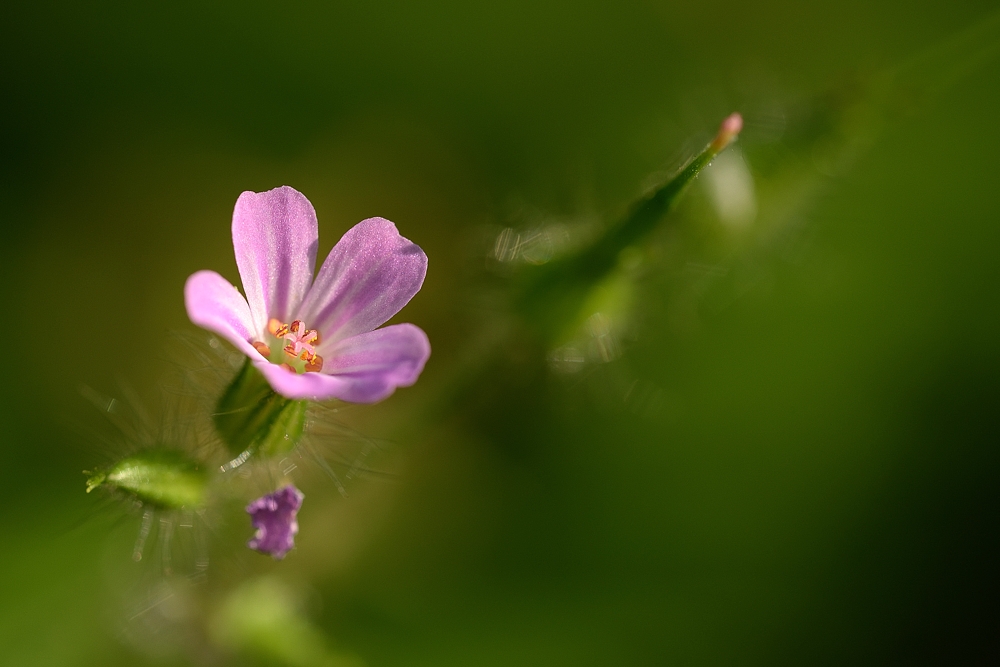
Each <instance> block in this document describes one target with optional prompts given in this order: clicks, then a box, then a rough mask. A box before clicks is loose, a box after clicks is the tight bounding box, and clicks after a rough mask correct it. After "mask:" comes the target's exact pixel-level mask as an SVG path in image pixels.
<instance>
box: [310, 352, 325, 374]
mask: <svg viewBox="0 0 1000 667" xmlns="http://www.w3.org/2000/svg"><path fill="white" fill-rule="evenodd" d="M321 370H323V357H321V356H319V355H318V354H314V355H312V359H307V360H306V373H319V372H320V371H321Z"/></svg>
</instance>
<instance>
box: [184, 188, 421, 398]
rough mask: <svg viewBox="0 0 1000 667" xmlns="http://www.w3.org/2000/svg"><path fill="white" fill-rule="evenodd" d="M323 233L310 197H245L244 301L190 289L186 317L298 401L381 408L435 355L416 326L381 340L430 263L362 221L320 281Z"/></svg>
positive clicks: (238, 230) (203, 277) (240, 206)
mask: <svg viewBox="0 0 1000 667" xmlns="http://www.w3.org/2000/svg"><path fill="white" fill-rule="evenodd" d="M318 237H319V232H318V226H317V223H316V212H315V211H314V210H313V207H312V204H310V203H309V200H308V199H306V198H305V196H304V195H302V193H300V192H298V191H296V190H294V189H293V188H290V187H288V186H282V187H280V188H275V189H274V190H269V191H267V192H260V193H256V192H244V193H243V194H241V195H240V197H239V199H238V200H236V209H235V210H234V211H233V247H234V249H235V251H236V265H237V267H238V268H239V271H240V278H241V279H242V281H243V289H244V292H245V293H246V298H243V295H242V294H240V292H239V291H238V290H237V289H236V288H235V287H234V286H233V285H231V284H230V283H229V281H227V280H226V279H225V278H223V277H222V276H220V275H219V274H218V273H215V272H214V271H198V272H197V273H195V274H193V275H191V277H190V278H188V280H187V284H186V285H185V286H184V301H185V304H186V306H187V312H188V317H190V318H191V321H192V322H194V323H195V324H197V325H198V326H200V327H203V328H205V329H208V330H209V331H212V332H214V333H217V334H218V335H220V336H222V337H223V338H225V339H226V340H228V341H229V342H230V343H232V344H233V345H235V346H236V348H237V349H239V350H240V351H241V352H243V353H244V354H246V355H247V356H248V357H249V358H250V360H251V361H252V362H253V364H254V366H255V367H256V368H257V369H258V370H259V371H260V372H261V373H262V374H263V375H264V377H265V378H266V379H267V381H268V383H269V384H270V385H271V387H272V388H273V389H274V391H276V392H277V393H279V394H281V395H282V396H284V397H286V398H290V399H311V400H317V401H319V400H324V399H329V398H339V399H341V400H344V401H352V402H356V403H374V402H375V401H379V400H382V399H383V398H385V397H387V396H389V395H390V394H391V393H392V392H393V391H394V390H395V389H396V387H408V386H410V385H412V384H413V383H414V382H416V381H417V378H418V377H419V376H420V371H421V370H423V367H424V363H425V362H426V361H427V358H428V357H429V356H430V353H431V348H430V343H429V342H428V340H427V335H426V334H425V333H424V332H423V331H422V330H421V329H420V328H419V327H416V326H414V325H412V324H395V325H392V326H388V327H384V328H382V329H377V328H376V327H378V326H380V325H381V324H383V323H385V321H386V320H388V319H389V318H390V317H392V316H393V315H395V314H396V313H397V312H399V310H400V309H401V308H402V307H403V306H405V305H406V303H407V302H408V301H409V300H410V299H411V298H413V296H414V295H415V294H416V293H417V292H418V291H419V290H420V286H421V285H422V284H423V282H424V275H425V274H426V272H427V256H426V255H425V254H424V252H423V251H422V250H421V249H420V247H419V246H417V245H415V244H414V243H412V242H410V241H409V240H407V239H405V238H403V237H402V236H400V235H399V232H398V231H396V226H395V225H394V224H392V223H391V222H389V221H388V220H385V219H383V218H369V219H367V220H363V221H361V222H359V223H358V224H357V225H355V226H354V227H353V228H351V229H350V230H348V232H347V233H346V234H344V236H343V238H341V239H340V241H339V242H338V243H337V245H336V246H335V247H334V248H333V250H331V251H330V254H329V256H328V257H327V258H326V261H325V262H323V266H322V267H321V268H320V270H319V274H318V275H317V276H316V279H315V281H314V280H313V267H314V266H315V265H316V246H317V242H318Z"/></svg>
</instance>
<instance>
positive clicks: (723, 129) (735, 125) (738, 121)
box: [711, 113, 743, 153]
mask: <svg viewBox="0 0 1000 667" xmlns="http://www.w3.org/2000/svg"><path fill="white" fill-rule="evenodd" d="M742 131H743V116H741V115H740V114H738V113H731V114H729V115H728V116H727V117H726V119H725V120H724V121H722V125H720V126H719V133H718V134H717V135H715V139H713V140H712V144H711V150H713V151H715V152H716V153H718V152H719V151H721V150H722V149H723V148H725V147H726V146H728V145H729V144H731V143H733V141H735V139H736V137H738V136H739V134H740V132H742Z"/></svg>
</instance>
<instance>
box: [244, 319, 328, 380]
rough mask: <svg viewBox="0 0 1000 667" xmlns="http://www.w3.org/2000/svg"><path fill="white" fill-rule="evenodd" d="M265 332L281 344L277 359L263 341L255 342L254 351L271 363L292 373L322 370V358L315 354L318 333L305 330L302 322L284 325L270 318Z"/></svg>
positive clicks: (312, 330)
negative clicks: (281, 353) (280, 353)
mask: <svg viewBox="0 0 1000 667" xmlns="http://www.w3.org/2000/svg"><path fill="white" fill-rule="evenodd" d="M267 331H268V333H270V334H271V335H272V336H274V338H275V339H276V341H277V342H279V343H283V346H282V347H281V352H283V353H284V354H283V355H280V357H283V358H279V359H275V358H274V357H275V352H277V350H272V348H271V346H270V345H268V344H267V343H265V342H263V341H255V342H254V343H253V346H254V349H256V350H257V351H258V352H260V353H261V355H262V356H263V357H264V358H265V359H267V360H268V361H270V362H272V363H277V364H280V365H282V366H285V367H286V368H288V370H290V371H293V372H297V373H300V372H306V373H318V372H319V371H321V370H322V369H323V357H321V356H319V355H318V354H316V346H317V345H319V341H320V336H319V332H318V331H316V330H315V329H307V328H306V326H305V324H304V323H303V322H302V320H294V321H293V322H291V323H290V324H285V323H284V322H281V321H280V320H278V319H275V318H271V320H270V321H268V323H267Z"/></svg>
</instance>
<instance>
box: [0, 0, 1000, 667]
mask: <svg viewBox="0 0 1000 667" xmlns="http://www.w3.org/2000/svg"><path fill="white" fill-rule="evenodd" d="M991 11H992V3H989V2H972V1H964V2H954V1H952V2H924V3H916V4H915V3H912V2H894V3H888V2H887V3H879V4H877V5H875V4H872V3H868V2H853V1H852V2H838V3H826V2H819V3H815V2H814V3H798V2H782V1H772V2H757V3H749V4H748V3H738V2H728V1H710V2H699V3H687V5H685V6H679V5H672V4H668V3H656V2H636V3H628V4H623V3H610V2H609V3H580V2H572V3H571V2H546V3H537V2H507V3H484V4H474V3H451V4H448V3H438V4H436V5H433V6H430V5H419V4H416V3H398V4H388V3H377V4H375V3H351V4H346V3H344V4H338V3H328V4H324V5H320V6H306V5H303V4H295V5H288V6H283V5H281V4H280V3H225V4H224V3H211V4H205V3H184V2H175V3H169V4H164V5H161V6H150V5H148V4H137V3H118V4H113V3H83V4H80V3H72V4H70V3H66V4H58V3H55V4H51V3H44V2H42V3H21V4H19V5H17V6H10V7H6V8H5V9H4V10H3V12H2V14H3V20H2V22H0V23H2V27H0V91H2V92H0V95H2V98H3V105H2V110H0V118H2V126H0V156H2V157H0V169H2V173H0V198H2V202H3V205H2V207H0V225H2V231H3V237H2V239H3V240H2V243H0V285H2V288H0V289H2V292H0V303H3V304H4V305H5V320H4V321H5V329H6V332H7V334H6V336H5V338H6V340H7V341H8V343H7V350H6V353H5V354H4V355H3V356H4V359H5V365H4V370H3V372H2V375H0V377H2V379H3V382H2V384H0V470H2V473H3V474H2V480H3V482H2V485H0V502H2V505H0V506H2V507H3V509H4V519H3V521H2V525H3V528H2V529H0V535H2V536H3V540H2V545H0V663H3V664H10V665H19V666H20V665H114V664H146V662H147V661H148V662H150V663H151V664H155V663H156V662H157V661H165V662H167V663H168V664H186V663H187V661H188V660H194V659H197V658H198V657H199V656H203V655H207V653H206V651H208V649H201V648H199V643H198V640H197V639H194V638H192V637H190V636H187V635H182V636H181V639H176V640H175V639H171V640H170V641H168V642H166V643H167V644H169V645H170V646H168V647H167V648H164V646H163V644H164V642H162V641H159V640H157V639H156V637H154V636H152V635H155V634H156V632H157V629H156V628H153V629H152V630H151V631H150V632H151V633H152V634H151V635H149V634H143V632H134V631H133V628H132V626H134V625H135V622H134V621H129V620H128V619H129V616H130V615H131V613H130V612H129V611H128V609H130V608H134V606H135V604H136V602H135V597H136V596H137V595H139V594H138V593H136V591H137V590H139V588H137V585H136V584H134V583H130V582H132V581H133V580H134V579H136V578H137V577H138V578H140V579H141V578H142V577H144V576H152V577H154V578H155V574H152V575H151V574H150V572H149V569H150V565H149V564H148V563H142V564H136V563H133V561H132V560H130V559H129V553H130V552H131V545H132V541H133V540H134V538H135V534H136V532H137V530H138V525H139V516H138V514H135V513H129V512H127V511H124V510H123V509H122V508H120V507H118V506H117V505H116V503H115V502H113V501H110V500H108V499H107V498H102V497H96V496H95V494H91V495H89V496H88V495H86V494H84V492H83V491H84V483H83V482H84V478H83V476H82V475H81V474H80V471H81V470H83V469H89V468H91V467H93V466H94V465H95V463H96V462H100V461H103V460H104V459H105V458H106V456H107V453H106V446H104V445H102V444H101V443H100V442H99V440H98V439H97V438H95V437H94V436H92V435H91V434H90V430H91V428H94V429H99V428H100V424H101V420H100V417H99V415H97V414H96V412H95V411H94V410H93V408H91V407H90V406H89V405H88V404H86V403H85V401H84V400H83V399H82V398H80V395H79V393H78V387H79V385H81V384H86V385H88V386H91V387H95V388H97V389H98V390H100V391H102V392H105V393H109V394H115V393H116V391H118V389H117V387H118V385H117V384H116V382H117V381H118V379H119V378H124V379H125V380H126V381H127V382H128V383H129V384H131V385H132V386H134V387H135V388H136V389H137V391H138V393H139V394H140V395H142V396H143V397H145V398H146V400H148V401H149V404H150V405H151V406H155V405H157V400H158V399H157V395H158V394H157V383H158V381H159V378H161V377H163V376H164V374H165V373H167V372H168V370H169V366H170V365H169V363H168V361H167V355H166V353H165V349H166V347H167V342H168V333H169V332H170V331H191V330H192V329H193V328H192V327H191V325H190V324H189V323H188V322H187V319H186V316H185V313H184V309H183V301H182V286H183V283H184V280H185V278H186V277H187V276H188V275H189V274H190V273H192V272H194V271H195V270H198V269H203V268H213V269H216V270H218V271H220V272H221V273H223V275H225V276H226V277H228V278H229V279H230V280H233V281H234V282H235V281H238V275H237V273H236V268H235V262H234V260H233V257H232V249H231V242H230V238H229V221H230V216H231V212H232V206H233V203H234V202H235V200H236V197H237V196H238V195H239V193H240V192H241V191H243V190H257V191H260V190H265V189H269V188H271V187H275V186H277V185H281V184H289V185H292V186H294V187H295V188H297V189H299V190H300V191H302V192H303V193H305V194H306V195H307V196H308V197H309V198H310V199H311V201H312V202H313V204H314V205H315V207H316V209H317V212H318V215H319V220H320V253H321V255H325V253H326V252H327V251H328V249H329V248H330V247H332V245H333V243H334V242H335V241H336V239H337V238H339V235H340V234H342V233H343V232H344V231H345V230H346V229H348V228H349V227H350V226H351V225H352V224H354V223H355V222H357V221H359V220H361V219H363V218H366V217H370V216H374V215H381V216H384V217H387V218H390V219H392V220H394V221H395V222H396V223H397V225H398V226H399V228H400V230H401V232H402V233H403V234H404V235H405V236H407V237H408V238H410V239H412V240H414V241H415V242H417V243H418V244H420V245H421V246H422V247H423V248H424V249H425V251H426V252H427V254H428V256H429V259H430V264H429V271H428V276H427V281H426V283H425V286H424V289H423V290H422V291H421V292H420V294H419V295H418V296H417V297H416V298H415V299H414V301H413V302H412V303H411V304H410V305H409V306H408V307H407V308H406V309H405V310H404V311H403V313H402V314H401V315H400V317H399V318H398V320H399V321H412V322H415V323H417V324H418V325H420V326H421V327H423V328H424V329H425V330H426V331H427V333H428V335H429V336H430V339H431V343H432V346H433V356H432V357H431V360H430V362H429V364H428V366H427V368H426V371H425V373H424V376H423V377H422V378H421V380H420V382H419V383H418V384H417V385H416V386H415V387H413V388H409V389H404V390H401V391H399V392H398V393H397V394H396V395H395V396H394V397H392V398H390V399H389V400H387V401H385V402H384V403H382V404H379V405H376V406H370V407H363V408H352V409H350V410H348V411H347V412H346V413H345V416H344V420H345V422H346V423H350V424H351V425H352V426H353V427H354V428H357V429H358V430H359V431H361V432H363V433H365V434H368V435H371V436H374V437H382V438H386V439H388V440H391V442H392V446H391V448H390V451H389V452H388V453H387V454H386V455H385V456H384V457H383V458H382V460H381V461H379V462H378V464H377V465H375V464H373V465H374V467H380V466H381V467H384V468H386V469H391V470H392V475H389V476H371V477H370V478H366V479H362V480H357V481H355V482H354V483H353V484H352V485H351V487H350V491H351V496H350V498H348V499H343V498H341V497H340V496H339V495H338V494H337V493H336V490H335V488H334V486H333V484H332V483H331V482H330V481H329V480H326V479H325V478H324V477H323V476H322V475H321V474H317V472H316V470H312V471H309V470H306V471H305V473H304V475H303V476H302V477H301V478H300V481H299V480H297V483H299V485H300V487H301V488H303V490H304V491H305V492H306V496H307V500H306V504H305V506H304V508H303V511H302V514H301V516H300V519H301V525H302V533H301V535H300V539H299V541H298V544H299V547H298V549H297V550H296V551H295V552H294V553H293V554H292V555H291V556H290V557H289V558H288V559H287V560H286V561H285V562H283V563H280V564H275V563H272V562H271V561H269V560H267V559H264V558H258V557H256V556H254V555H253V554H249V552H247V554H243V551H244V550H243V547H242V546H241V541H242V540H244V539H246V537H248V535H249V527H248V526H246V525H244V523H243V522H244V521H245V518H244V517H242V516H241V515H240V510H239V507H238V506H234V507H235V509H233V508H230V509H231V510H232V512H231V514H230V515H229V516H227V517H225V518H223V519H221V521H222V522H223V523H225V522H228V524H227V525H230V528H229V530H230V533H227V535H228V537H226V539H219V540H218V541H217V542H215V543H214V544H213V565H212V569H210V571H209V579H210V582H209V583H208V584H206V586H207V587H209V589H210V590H211V591H212V592H210V593H208V594H206V595H205V596H204V598H203V601H202V603H201V604H203V606H204V607H205V608H206V609H209V611H208V612H205V613H209V614H210V613H211V611H210V610H211V609H212V608H214V607H213V605H217V604H219V600H221V599H222V598H223V597H224V595H225V591H226V590H228V589H229V588H231V587H233V586H236V585H237V584H238V583H239V582H240V581H243V580H253V579H254V578H255V577H257V576H259V575H261V574H267V573H270V574H273V575H276V576H277V577H278V579H279V580H281V581H285V582H287V585H288V586H289V587H290V588H291V589H294V590H296V591H299V593H300V594H301V595H302V596H303V599H304V600H305V602H304V603H303V609H304V612H303V613H304V614H305V615H306V616H307V617H308V618H311V619H312V621H313V622H314V623H315V624H316V627H318V628H320V629H321V630H322V632H323V633H324V634H325V636H326V638H327V639H326V641H327V642H328V643H329V646H330V647H334V648H335V649H336V650H338V651H343V652H346V653H351V654H354V655H357V656H360V657H361V658H362V659H363V660H364V661H365V662H366V663H367V664H369V665H372V666H380V665H435V666H443V665H574V666H576V665H668V664H669V665H673V664H676V665H804V664H831V665H844V664H879V665H881V664H915V663H926V664H983V665H985V664H994V661H996V660H997V659H998V658H1000V635H998V633H1000V609H998V603H997V598H998V594H1000V580H998V576H997V563H998V556H1000V541H998V533H997V528H998V523H997V519H998V513H1000V504H998V500H1000V496H998V490H1000V488H998V486H1000V482H998V476H997V473H998V470H1000V465H998V464H1000V460H998V458H1000V454H998V448H997V445H998V443H1000V427H998V420H997V413H998V412H1000V409H998V408H1000V351H998V350H1000V347H998V343H1000V309H998V305H1000V304H998V301H1000V262H998V260H997V251H998V249H1000V196H998V193H1000V169H998V167H997V161H998V150H1000V129H998V119H1000V92H998V91H1000V86H998V85H997V82H998V81H1000V60H998V59H996V58H992V59H991V58H989V57H979V56H980V55H983V54H985V53H986V52H987V51H989V50H990V49H991V48H995V47H996V46H997V35H998V34H1000V33H998V32H997V31H996V30H995V29H994V30H993V32H985V33H982V34H979V35H978V36H976V35H973V36H972V37H970V38H969V39H968V40H967V42H961V41H960V43H959V46H958V47H957V48H956V49H953V50H949V47H948V45H949V44H951V45H954V44H955V42H954V41H949V40H953V36H954V35H956V34H961V33H962V31H964V30H967V29H969V28H970V27H973V26H976V25H981V24H982V22H983V21H986V20H988V17H989V15H990V12H991ZM963 44H964V46H962V45H963ZM942 45H943V46H942ZM970 62H972V63H973V64H972V65H969V63H970ZM967 65H969V66H967ZM897 67H903V68H904V69H903V70H902V71H904V72H905V74H904V75H901V77H900V79H899V80H902V81H903V82H904V84H905V85H903V86H902V88H899V87H893V86H895V85H896V84H895V83H888V82H887V81H888V80H887V79H885V78H884V76H885V73H886V72H889V71H892V70H893V68H897ZM952 71H955V72H957V73H959V74H961V76H954V77H952V76H950V75H942V74H941V72H952ZM894 81H896V80H894ZM941 81H944V82H946V83H947V84H948V85H947V86H944V85H938V84H939V83H940V82H941ZM884 97H888V98H889V101H888V102H886V101H885V99H883V98H884ZM733 110H740V111H743V112H744V114H745V116H746V119H747V130H746V132H745V133H744V137H743V138H742V139H741V141H740V144H739V145H740V146H741V148H742V149H743V152H744V155H745V156H746V159H747V162H748V164H749V166H750V169H751V172H752V173H753V174H754V176H755V179H756V182H757V185H758V188H759V192H758V195H759V196H758V200H759V205H760V214H759V216H758V220H757V222H756V223H755V226H754V227H751V229H750V230H748V231H745V232H744V233H743V235H742V236H739V237H738V238H736V237H732V236H726V234H724V233H723V232H721V231H720V229H721V227H720V224H719V222H718V220H716V219H714V218H713V214H712V212H711V208H710V207H709V206H708V205H707V201H708V199H707V196H706V194H705V190H704V188H702V187H701V183H696V184H695V187H693V188H692V190H691V192H690V193H689V194H688V197H687V198H686V199H685V201H684V202H683V203H682V205H681V206H680V207H679V209H678V210H677V211H676V212H675V213H674V214H673V216H672V217H671V218H670V219H669V220H667V221H666V222H665V225H666V226H667V227H665V229H667V228H669V229H668V231H664V232H663V233H662V234H660V235H658V236H657V237H656V238H655V239H652V240H651V241H650V242H649V245H648V246H647V247H645V248H644V252H646V253H647V256H646V259H645V265H644V266H645V268H644V270H643V271H642V273H641V280H640V281H639V286H638V287H637V288H636V301H635V305H634V307H633V312H632V319H631V321H632V322H634V324H633V326H632V327H631V328H630V330H629V336H628V340H627V341H626V344H625V350H626V352H625V354H624V356H623V357H622V358H621V359H618V360H616V361H613V362H611V363H608V364H594V365H592V366H591V367H589V368H588V369H586V370H585V371H583V372H581V373H580V374H576V375H572V376H562V375H558V374H554V373H552V372H550V371H548V370H547V369H546V367H545V366H544V364H538V363H535V362H534V361H533V360H535V359H536V358H535V357H534V356H532V354H530V353H529V352H530V350H529V351H528V352H525V351H524V350H523V349H521V348H522V345H526V344H525V343H523V340H522V339H521V338H518V337H517V336H513V335H512V336H511V337H510V338H509V339H508V340H507V342H505V343H502V344H501V345H500V349H501V350H502V354H501V359H502V360H503V361H501V362H497V363H495V364H494V365H492V366H487V367H486V370H485V371H482V370H481V371H479V374H478V375H475V376H474V379H473V380H472V381H471V385H468V386H466V387H465V388H464V389H463V391H462V392H461V395H460V396H456V395H455V394H453V393H449V390H450V388H452V387H454V386H455V383H456V380H455V378H456V377H457V376H460V375H461V374H462V371H463V369H466V368H473V367H479V366H477V363H478V361H480V358H479V357H480V356H481V355H486V354H487V352H485V351H484V350H485V347H484V346H485V343H483V342H482V341H483V340H485V339H487V338H489V335H490V333H491V332H494V331H500V330H501V328H502V327H503V326H506V324H505V323H507V322H508V321H509V318H508V316H507V315H505V314H504V307H503V305H502V300H500V299H497V298H495V295H496V294H497V292H498V290H499V291H500V292H501V293H502V290H503V287H502V285H503V282H504V276H503V275H502V274H503V272H502V271H501V272H497V271H495V270H494V269H495V267H492V266H491V265H490V263H489V262H488V261H487V260H486V252H487V250H488V247H489V244H488V242H487V241H485V240H484V239H488V238H490V236H491V234H495V233H496V232H497V231H498V230H499V229H501V228H502V227H505V226H512V227H515V228H520V227H525V226H530V225H531V224H535V223H537V222H538V221H540V220H550V219H557V220H561V221H569V222H570V223H571V224H572V223H573V221H579V220H584V221H586V220H590V221H593V220H602V221H608V220H611V219H613V217H614V216H615V215H616V214H617V213H618V212H619V211H621V210H622V209H623V208H624V206H625V205H626V204H627V203H628V202H629V201H630V200H631V199H633V198H634V197H635V196H636V195H637V194H638V193H639V192H641V188H642V186H643V184H644V183H645V182H647V180H646V179H647V177H648V175H649V174H651V173H653V172H656V171H658V170H662V169H665V168H669V167H670V166H672V165H673V164H675V162H676V160H677V159H678V158H679V157H683V156H684V154H685V153H684V150H688V151H690V150H691V147H692V145H693V146H694V147H697V146H698V144H699V142H702V141H705V140H707V139H708V138H709V137H710V136H711V133H712V132H713V131H714V128H715V126H716V125H717V123H718V122H719V121H720V120H721V118H723V117H724V116H725V115H726V114H728V113H729V112H730V111H733ZM776 118H777V119H784V120H783V121H782V122H780V123H777V125H775V123H776V121H775V119H776ZM692 142H693V143H692ZM828 154H829V155H836V156H839V158H838V159H839V160H840V163H839V164H840V166H839V167H838V168H836V169H833V170H829V169H826V168H822V165H823V164H825V162H824V160H825V157H824V156H826V155H828ZM789 202H792V204H790V203H789ZM658 258H659V259H658ZM705 265H709V266H710V267H716V268H721V271H722V272H723V273H725V276H724V277H722V278H719V279H718V280H714V281H713V280H708V281H705V286H704V287H697V286H696V287H692V285H693V284H694V283H697V282H698V281H697V280H694V279H693V278H692V271H694V272H697V271H698V270H700V269H699V267H703V266H705ZM498 274H499V275H498ZM709 274H710V275H713V274H712V271H709ZM698 284H701V283H698ZM493 353H494V352H490V354H493ZM330 446H331V447H336V446H337V443H336V442H332V443H331V444H330ZM303 467H305V466H303ZM221 511H222V510H220V512H221ZM226 511H229V510H226ZM227 540H228V541H227ZM137 573H138V574H137ZM213 586H214V587H215V588H212V587H213ZM147 630H148V629H147ZM171 637H172V635H171ZM168 649H169V650H168ZM157 656H159V657H157ZM192 656H193V657H192ZM234 664H241V663H240V662H238V661H237V662H236V663H234Z"/></svg>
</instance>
